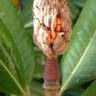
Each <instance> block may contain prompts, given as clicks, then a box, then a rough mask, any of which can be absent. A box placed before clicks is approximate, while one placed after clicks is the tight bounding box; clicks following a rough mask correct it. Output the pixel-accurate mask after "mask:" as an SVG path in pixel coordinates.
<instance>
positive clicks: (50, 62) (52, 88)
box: [44, 58, 60, 96]
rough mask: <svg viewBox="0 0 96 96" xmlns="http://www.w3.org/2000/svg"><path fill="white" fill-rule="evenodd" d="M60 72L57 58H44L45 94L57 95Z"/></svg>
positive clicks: (46, 95) (48, 95)
mask: <svg viewBox="0 0 96 96" xmlns="http://www.w3.org/2000/svg"><path fill="white" fill-rule="evenodd" d="M59 80H60V72H59V67H58V58H51V59H49V58H46V61H45V72H44V89H45V96H58V92H59V88H60V85H59Z"/></svg>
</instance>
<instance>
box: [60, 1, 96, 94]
mask: <svg viewBox="0 0 96 96" xmlns="http://www.w3.org/2000/svg"><path fill="white" fill-rule="evenodd" d="M95 6H96V0H88V1H87V3H86V5H85V8H84V10H83V12H82V13H81V16H80V18H79V20H78V22H77V24H76V26H75V27H74V30H73V36H72V41H71V44H70V48H69V50H68V53H67V55H66V56H64V57H63V58H62V64H61V66H62V77H63V80H62V86H61V90H60V94H62V92H63V91H65V90H66V89H68V88H70V87H73V86H74V87H75V86H77V85H80V84H82V83H84V82H87V81H89V80H92V79H94V78H96V59H95V57H96V22H95V19H96V10H95Z"/></svg>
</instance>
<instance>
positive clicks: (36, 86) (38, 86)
mask: <svg viewBox="0 0 96 96" xmlns="http://www.w3.org/2000/svg"><path fill="white" fill-rule="evenodd" d="M31 89H32V93H34V95H33V94H32V95H33V96H35V95H36V96H44V92H43V86H42V83H40V82H37V81H36V80H32V87H31Z"/></svg>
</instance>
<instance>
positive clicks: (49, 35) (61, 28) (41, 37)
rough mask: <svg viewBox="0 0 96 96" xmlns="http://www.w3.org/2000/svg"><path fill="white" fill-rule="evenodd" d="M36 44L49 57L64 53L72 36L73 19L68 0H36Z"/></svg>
mask: <svg viewBox="0 0 96 96" xmlns="http://www.w3.org/2000/svg"><path fill="white" fill-rule="evenodd" d="M32 10H33V13H34V34H33V39H34V42H35V43H36V45H37V46H38V47H39V48H40V49H41V50H42V51H43V52H44V54H45V55H47V56H48V57H50V58H51V57H54V56H58V55H60V54H62V53H63V52H64V50H65V48H66V47H67V45H68V42H69V40H70V37H71V20H70V15H69V9H68V6H67V2H66V0H34V3H33V9H32Z"/></svg>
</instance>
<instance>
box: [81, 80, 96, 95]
mask: <svg viewBox="0 0 96 96" xmlns="http://www.w3.org/2000/svg"><path fill="white" fill-rule="evenodd" d="M81 96H96V81H94V82H93V83H92V84H91V85H90V86H89V87H88V88H87V89H86V90H85V92H84V93H83V95H81Z"/></svg>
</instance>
